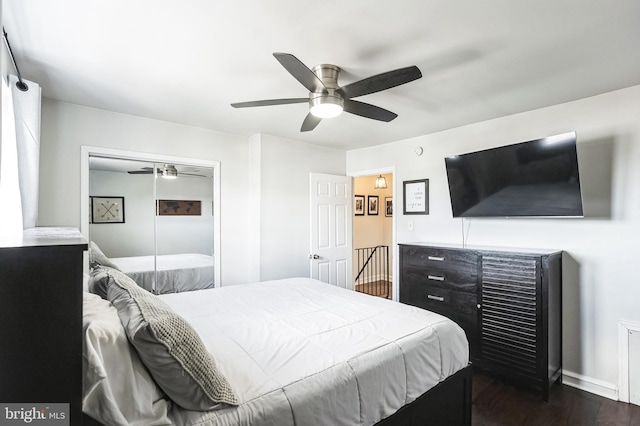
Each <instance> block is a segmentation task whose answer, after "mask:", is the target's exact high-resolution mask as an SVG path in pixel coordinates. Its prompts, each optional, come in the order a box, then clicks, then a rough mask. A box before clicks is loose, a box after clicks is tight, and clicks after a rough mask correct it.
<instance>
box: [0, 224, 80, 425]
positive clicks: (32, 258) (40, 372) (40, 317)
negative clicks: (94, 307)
mask: <svg viewBox="0 0 640 426" xmlns="http://www.w3.org/2000/svg"><path fill="white" fill-rule="evenodd" d="M86 249H87V243H86V241H85V240H84V238H83V237H82V235H81V234H80V233H79V232H78V231H77V230H76V229H73V228H33V229H29V230H26V231H24V232H23V233H22V235H21V236H17V237H14V238H9V237H8V236H3V237H0V342H1V344H0V369H1V373H0V402H2V403H5V404H8V403H20V404H21V405H24V407H23V408H24V409H25V410H27V409H30V408H31V407H33V406H37V407H39V406H40V405H43V404H69V413H68V414H66V413H65V414H63V415H65V416H66V415H68V416H69V418H68V420H69V422H70V423H69V424H72V425H76V424H81V422H82V271H83V268H82V266H83V252H84V251H85V250H86ZM41 408H43V409H44V408H45V407H41Z"/></svg>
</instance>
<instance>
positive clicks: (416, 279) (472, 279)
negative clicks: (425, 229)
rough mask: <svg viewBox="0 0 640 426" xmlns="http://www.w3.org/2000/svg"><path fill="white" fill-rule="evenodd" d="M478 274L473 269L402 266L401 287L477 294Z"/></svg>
mask: <svg viewBox="0 0 640 426" xmlns="http://www.w3.org/2000/svg"><path fill="white" fill-rule="evenodd" d="M477 284H478V274H477V272H476V270H475V269H473V270H471V269H463V270H451V269H438V268H433V267H423V266H413V265H406V264H405V265H404V268H403V270H402V285H403V286H404V285H422V286H430V287H440V288H445V289H450V290H456V291H464V292H469V293H474V294H475V293H476V292H477Z"/></svg>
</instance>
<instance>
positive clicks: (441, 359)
mask: <svg viewBox="0 0 640 426" xmlns="http://www.w3.org/2000/svg"><path fill="white" fill-rule="evenodd" d="M161 297H162V299H163V300H164V301H165V302H167V303H168V304H169V305H171V307H172V308H173V309H174V310H175V311H176V312H177V313H178V314H180V315H182V316H183V317H184V318H185V319H187V321H189V322H190V323H191V324H192V325H193V327H194V328H195V329H196V331H197V332H198V333H199V335H200V337H201V338H202V340H203V341H204V343H205V345H206V347H207V349H208V350H209V351H210V352H211V354H213V356H214V357H215V359H216V361H217V363H218V367H219V368H220V370H221V371H222V372H223V373H224V374H225V376H226V378H227V379H228V381H229V382H230V384H231V386H232V387H233V388H234V390H235V391H236V393H237V395H238V397H239V399H240V402H241V405H240V406H238V407H232V408H225V409H221V410H217V411H210V412H204V413H200V412H192V411H186V410H182V409H180V408H179V407H177V406H174V407H173V409H172V410H171V413H170V416H171V418H172V420H173V421H175V422H176V423H177V424H185V425H187V424H189V425H191V424H193V425H247V426H249V425H251V426H260V425H273V426H276V425H277V426H289V425H290V426H293V425H297V426H301V425H313V426H315V425H350V426H351V425H372V424H374V423H376V422H378V421H380V420H381V419H383V418H386V417H388V416H389V415H391V414H393V413H394V412H395V411H396V410H398V409H399V408H400V407H401V406H402V405H404V404H407V403H409V402H412V401H413V400H414V399H416V398H417V397H418V396H420V395H421V394H422V393H424V392H425V391H427V390H429V389H430V388H432V387H433V386H435V385H436V384H438V383H439V382H440V381H442V380H444V379H445V378H446V377H447V376H449V375H451V374H453V373H455V372H456V371H458V370H460V369H462V368H463V367H465V366H466V365H467V363H468V343H467V340H466V337H465V334H464V332H463V331H462V329H461V328H460V327H459V326H458V325H457V324H455V323H454V322H452V321H450V320H449V319H447V318H445V317H443V316H440V315H438V314H435V313H432V312H429V311H425V310H422V309H418V308H414V307H411V306H407V305H403V304H400V303H397V302H393V301H390V300H385V299H380V298H376V297H372V296H367V295H363V294H360V293H356V292H353V291H348V290H344V289H340V288H336V287H333V286H330V285H328V284H324V283H321V282H319V281H314V280H310V279H306V278H294V279H286V280H280V281H271V282H264V283H256V284H248V285H241V286H233V287H222V288H217V289H215V290H205V291H196V292H189V293H180V294H168V295H164V296H161Z"/></svg>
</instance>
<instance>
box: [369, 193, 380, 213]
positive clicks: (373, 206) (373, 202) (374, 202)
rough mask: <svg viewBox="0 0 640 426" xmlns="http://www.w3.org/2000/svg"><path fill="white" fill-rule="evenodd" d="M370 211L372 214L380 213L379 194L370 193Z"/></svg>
mask: <svg viewBox="0 0 640 426" xmlns="http://www.w3.org/2000/svg"><path fill="white" fill-rule="evenodd" d="M368 200H369V211H368V213H369V214H370V215H377V214H378V208H379V204H380V203H379V202H378V196H377V195H369V198H368Z"/></svg>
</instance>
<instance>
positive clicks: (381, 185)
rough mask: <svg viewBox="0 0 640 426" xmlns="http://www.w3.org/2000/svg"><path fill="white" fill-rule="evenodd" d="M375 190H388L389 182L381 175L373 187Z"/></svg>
mask: <svg viewBox="0 0 640 426" xmlns="http://www.w3.org/2000/svg"><path fill="white" fill-rule="evenodd" d="M373 188H374V189H386V188H387V180H386V179H385V177H384V176H382V175H380V176H378V177H377V178H376V183H375V185H374V186H373Z"/></svg>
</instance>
